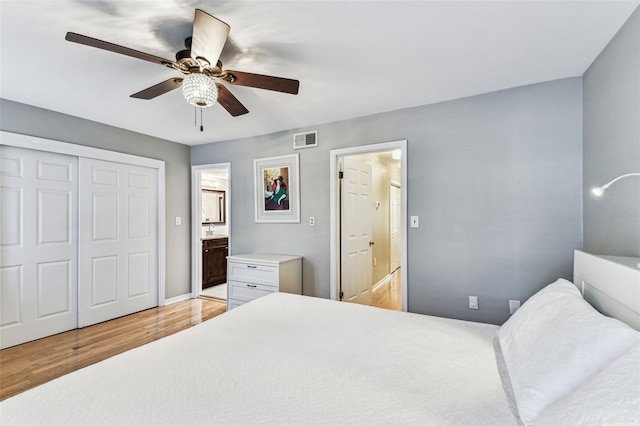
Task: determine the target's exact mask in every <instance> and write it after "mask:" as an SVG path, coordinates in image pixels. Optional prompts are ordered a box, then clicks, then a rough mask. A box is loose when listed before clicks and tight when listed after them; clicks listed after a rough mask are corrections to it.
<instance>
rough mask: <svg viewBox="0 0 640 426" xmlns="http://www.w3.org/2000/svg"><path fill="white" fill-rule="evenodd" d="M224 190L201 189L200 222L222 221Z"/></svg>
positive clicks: (214, 222) (223, 220)
mask: <svg viewBox="0 0 640 426" xmlns="http://www.w3.org/2000/svg"><path fill="white" fill-rule="evenodd" d="M225 206H226V204H225V192H224V191H216V190H213V189H203V190H202V223H203V224H208V223H213V224H216V223H224V222H225V218H224V212H225V210H226V209H225Z"/></svg>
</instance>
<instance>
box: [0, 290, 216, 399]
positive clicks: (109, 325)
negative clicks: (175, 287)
mask: <svg viewBox="0 0 640 426" xmlns="http://www.w3.org/2000/svg"><path fill="white" fill-rule="evenodd" d="M225 311H226V305H225V303H224V302H220V301H216V300H213V299H208V298H207V299H204V298H203V299H190V300H185V301H184V302H179V303H175V304H172V305H168V306H163V307H160V308H153V309H147V310H146V311H142V312H138V313H135V314H132V315H127V316H125V317H121V318H116V319H114V320H111V321H106V322H103V323H100V324H96V325H92V326H90V327H85V328H81V329H77V330H71V331H67V332H64V333H60V334H56V335H54V336H49V337H45V338H43V339H39V340H35V341H33V342H28V343H24V344H22V345H18V346H14V347H11V348H7V349H3V350H0V401H1V400H3V399H6V398H9V397H10V396H13V395H16V394H19V393H20V392H24V391H26V390H28V389H31V388H33V387H36V386H38V385H40V384H42V383H45V382H48V381H50V380H53V379H55V378H57V377H60V376H63V375H65V374H67V373H71V372H72V371H75V370H79V369H81V368H83V367H86V366H88V365H91V364H95V363H96V362H99V361H102V360H104V359H107V358H110V357H112V356H114V355H117V354H119V353H121V352H125V351H128V350H129V349H133V348H135V347H138V346H142V345H144V344H145V343H149V342H152V341H154V340H157V339H160V338H162V337H165V336H168V335H170V334H173V333H176V332H178V331H180V330H184V329H186V328H189V327H192V326H194V325H196V324H199V323H201V322H203V321H206V320H208V319H211V318H213V317H215V316H217V315H220V314H222V313H224V312H225Z"/></svg>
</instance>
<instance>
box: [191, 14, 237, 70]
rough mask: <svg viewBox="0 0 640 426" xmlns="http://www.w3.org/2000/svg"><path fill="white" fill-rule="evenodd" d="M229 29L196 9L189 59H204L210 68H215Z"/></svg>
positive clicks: (219, 21)
mask: <svg viewBox="0 0 640 426" xmlns="http://www.w3.org/2000/svg"><path fill="white" fill-rule="evenodd" d="M230 29H231V27H229V25H227V24H226V23H224V22H222V21H221V20H219V19H218V18H215V17H213V16H211V15H209V14H208V13H207V12H203V11H202V10H200V9H196V13H195V16H194V18H193V36H192V39H191V57H192V58H193V59H198V58H204V59H206V60H207V61H208V62H209V64H210V65H211V66H216V64H217V63H218V58H220V53H222V48H223V47H224V43H225V42H226V41H227V36H228V35H229V30H230Z"/></svg>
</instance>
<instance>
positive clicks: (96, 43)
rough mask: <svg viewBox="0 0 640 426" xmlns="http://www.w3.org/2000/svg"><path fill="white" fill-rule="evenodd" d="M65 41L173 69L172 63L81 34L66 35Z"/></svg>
mask: <svg viewBox="0 0 640 426" xmlns="http://www.w3.org/2000/svg"><path fill="white" fill-rule="evenodd" d="M65 39H66V40H68V41H72V42H74V43H79V44H84V45H86V46H91V47H97V48H98V49H103V50H108V51H110V52H115V53H120V54H121V55H127V56H131V57H132V58H136V59H142V60H143V61H149V62H153V63H154V64H158V65H164V66H166V67H170V68H173V66H174V65H176V64H175V62H174V61H170V60H168V59H164V58H160V57H159V56H154V55H150V54H148V53H144V52H140V51H139V50H134V49H130V48H128V47H124V46H119V45H117V44H113V43H109V42H108V41H103V40H98V39H97V38H93V37H88V36H85V35H82V34H76V33H67V35H66V36H65Z"/></svg>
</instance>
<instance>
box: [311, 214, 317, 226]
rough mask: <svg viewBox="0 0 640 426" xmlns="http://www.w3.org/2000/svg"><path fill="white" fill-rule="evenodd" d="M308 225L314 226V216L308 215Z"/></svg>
mask: <svg viewBox="0 0 640 426" xmlns="http://www.w3.org/2000/svg"><path fill="white" fill-rule="evenodd" d="M309 226H316V218H315V217H313V216H309Z"/></svg>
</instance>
